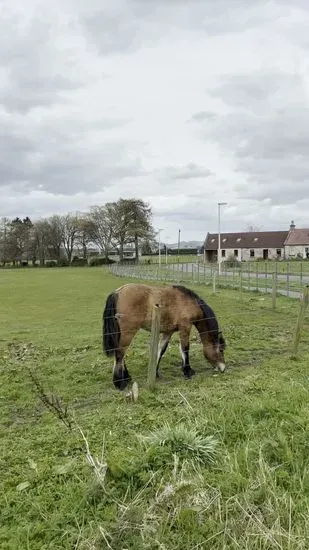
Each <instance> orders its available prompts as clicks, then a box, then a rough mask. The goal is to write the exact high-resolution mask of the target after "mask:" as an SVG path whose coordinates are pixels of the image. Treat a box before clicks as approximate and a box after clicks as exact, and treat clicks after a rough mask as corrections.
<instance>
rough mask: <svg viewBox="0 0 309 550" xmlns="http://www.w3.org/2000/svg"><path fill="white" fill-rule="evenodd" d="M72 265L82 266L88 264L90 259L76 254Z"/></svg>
mask: <svg viewBox="0 0 309 550" xmlns="http://www.w3.org/2000/svg"><path fill="white" fill-rule="evenodd" d="M71 265H72V266H73V267H74V266H76V267H81V266H85V265H88V261H87V259H86V258H78V257H77V256H74V258H73V260H72V262H71Z"/></svg>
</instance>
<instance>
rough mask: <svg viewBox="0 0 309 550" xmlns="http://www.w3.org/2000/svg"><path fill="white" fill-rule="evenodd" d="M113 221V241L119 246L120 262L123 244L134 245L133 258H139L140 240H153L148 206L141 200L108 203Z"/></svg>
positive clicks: (150, 214) (150, 213)
mask: <svg viewBox="0 0 309 550" xmlns="http://www.w3.org/2000/svg"><path fill="white" fill-rule="evenodd" d="M110 204H111V208H112V211H113V215H114V220H115V230H114V239H115V242H116V243H117V244H118V245H119V256H120V260H122V259H123V250H124V246H125V244H129V243H134V247H135V257H136V258H137V259H138V256H139V243H140V240H141V239H153V235H154V230H153V227H152V225H151V217H152V212H151V208H150V206H149V205H148V204H147V203H145V202H144V201H142V200H141V199H119V200H118V201H117V202H116V203H110Z"/></svg>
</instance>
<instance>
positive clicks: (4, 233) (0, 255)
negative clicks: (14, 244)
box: [0, 218, 10, 267]
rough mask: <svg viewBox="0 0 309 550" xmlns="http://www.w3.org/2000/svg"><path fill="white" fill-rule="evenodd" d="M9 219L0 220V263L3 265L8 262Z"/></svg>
mask: <svg viewBox="0 0 309 550" xmlns="http://www.w3.org/2000/svg"><path fill="white" fill-rule="evenodd" d="M9 232H10V220H9V218H1V220H0V261H1V263H2V265H3V267H4V266H5V264H6V263H7V262H8V261H9Z"/></svg>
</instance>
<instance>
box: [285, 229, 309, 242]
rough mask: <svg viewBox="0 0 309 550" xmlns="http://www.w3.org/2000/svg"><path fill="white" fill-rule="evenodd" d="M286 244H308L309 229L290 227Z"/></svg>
mask: <svg viewBox="0 0 309 550" xmlns="http://www.w3.org/2000/svg"><path fill="white" fill-rule="evenodd" d="M284 244H285V245H286V246H297V245H302V244H304V245H308V246H309V229H308V228H303V229H291V230H290V231H289V233H288V236H287V238H286V241H285V243H284Z"/></svg>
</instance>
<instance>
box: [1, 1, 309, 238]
mask: <svg viewBox="0 0 309 550" xmlns="http://www.w3.org/2000/svg"><path fill="white" fill-rule="evenodd" d="M1 9H2V17H1V19H0V105H1V107H0V128H1V130H0V134H1V137H0V139H1V152H2V154H1V159H0V187H1V204H0V216H1V215H30V216H32V217H36V216H42V215H44V213H46V215H47V214H50V213H53V212H57V211H59V212H60V211H61V212H65V211H72V210H74V209H78V210H84V209H87V208H89V206H90V205H93V204H101V203H103V202H105V201H109V200H117V199H118V198H119V197H121V196H123V197H130V196H140V197H141V198H144V199H145V200H149V201H150V203H151V205H152V206H153V210H154V214H155V217H154V223H155V225H156V226H159V227H165V231H166V234H168V233H170V234H171V235H174V237H173V238H172V241H175V234H177V231H178V228H179V227H181V228H182V238H187V239H194V240H195V239H197V240H199V239H201V240H202V239H203V238H204V235H205V233H206V232H207V230H210V231H215V230H216V227H217V220H216V217H217V202H218V201H219V200H225V201H226V202H228V206H227V207H226V208H225V209H224V215H223V219H222V224H223V228H224V224H226V227H225V228H226V230H232V229H235V230H237V229H240V230H241V229H243V228H244V227H245V225H246V223H259V221H260V219H261V217H263V226H264V227H265V228H270V229H271V228H273V229H275V228H277V227H278V228H279V229H281V228H283V229H284V228H285V227H288V224H289V221H290V218H291V219H292V218H294V219H295V220H296V223H297V225H298V226H299V225H301V224H302V223H304V224H305V225H308V221H306V220H307V218H308V215H307V211H308V205H307V203H306V202H305V200H304V199H305V196H306V193H307V191H306V185H307V181H308V170H309V161H308V160H307V159H308V152H307V150H308V145H307V144H308V142H309V141H308V139H309V131H308V128H309V124H308V123H309V114H308V100H309V95H308V92H309V66H308V61H307V59H308V47H309V42H308V32H307V31H308V29H307V26H308V25H307V19H306V15H307V12H308V9H309V8H308V4H307V3H306V2H305V1H302V0H297V1H296V2H295V3H293V4H291V3H288V2H286V1H285V0H276V1H273V2H264V1H263V0H247V1H245V0H216V1H215V0H210V1H209V2H205V1H204V0H192V2H190V3H188V2H186V1H185V0H165V1H163V0H147V1H144V0H115V2H113V3H106V2H105V3H102V2H101V1H100V0H74V1H73V0H63V1H62V2H60V0H55V2H53V3H49V4H48V3H43V4H42V3H41V4H39V3H38V2H37V1H36V0H28V1H27V5H26V4H25V2H22V0H2V4H1ZM290 213H291V214H290Z"/></svg>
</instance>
